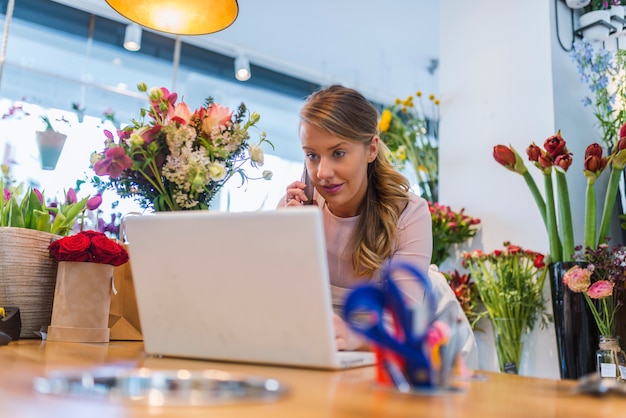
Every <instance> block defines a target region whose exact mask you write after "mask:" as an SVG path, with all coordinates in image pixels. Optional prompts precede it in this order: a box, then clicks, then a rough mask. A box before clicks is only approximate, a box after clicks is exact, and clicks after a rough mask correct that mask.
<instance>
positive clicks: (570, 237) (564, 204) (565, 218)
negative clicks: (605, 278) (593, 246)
mask: <svg viewBox="0 0 626 418" xmlns="http://www.w3.org/2000/svg"><path fill="white" fill-rule="evenodd" d="M555 172H556V184H557V188H558V194H559V199H558V200H559V218H560V221H561V228H562V231H563V237H562V239H563V247H562V251H563V252H562V257H563V258H562V259H563V260H570V259H571V258H572V255H574V228H573V227H572V210H571V208H570V204H569V189H568V187H567V179H566V178H565V173H563V172H561V171H559V170H555Z"/></svg>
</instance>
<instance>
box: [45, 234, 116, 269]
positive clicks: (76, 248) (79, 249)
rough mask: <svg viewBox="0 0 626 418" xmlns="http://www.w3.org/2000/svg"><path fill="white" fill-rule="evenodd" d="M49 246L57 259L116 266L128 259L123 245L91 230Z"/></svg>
mask: <svg viewBox="0 0 626 418" xmlns="http://www.w3.org/2000/svg"><path fill="white" fill-rule="evenodd" d="M48 248H49V249H50V254H51V255H52V256H53V257H54V258H55V259H56V260H57V261H78V262H81V261H83V262H88V263H99V264H111V265H113V266H115V267H117V266H120V265H122V264H124V263H126V262H127V261H128V252H127V251H126V248H124V246H123V245H121V244H118V243H117V242H116V241H114V240H112V239H111V238H109V237H107V236H106V235H105V234H103V233H102V232H97V231H91V230H90V231H82V232H79V233H78V234H76V235H70V236H68V237H63V238H61V239H58V240H56V241H53V242H52V243H51V244H50V246H49V247H48Z"/></svg>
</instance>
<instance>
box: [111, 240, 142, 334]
mask: <svg viewBox="0 0 626 418" xmlns="http://www.w3.org/2000/svg"><path fill="white" fill-rule="evenodd" d="M127 249H128V248H127ZM113 280H114V284H115V289H116V290H117V294H115V293H111V309H110V312H109V328H111V337H110V338H111V340H112V341H143V335H142V334H141V324H140V322H139V311H138V309H137V297H136V296H135V285H134V284H133V275H132V273H131V270H130V261H129V262H128V263H126V264H122V265H121V266H118V267H115V270H114V271H113Z"/></svg>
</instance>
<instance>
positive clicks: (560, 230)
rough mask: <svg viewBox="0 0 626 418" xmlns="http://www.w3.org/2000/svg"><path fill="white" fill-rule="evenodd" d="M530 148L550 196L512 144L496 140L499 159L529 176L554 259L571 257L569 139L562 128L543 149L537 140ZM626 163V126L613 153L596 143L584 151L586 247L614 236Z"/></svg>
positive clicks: (527, 178) (529, 152)
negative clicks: (604, 180) (600, 184)
mask: <svg viewBox="0 0 626 418" xmlns="http://www.w3.org/2000/svg"><path fill="white" fill-rule="evenodd" d="M526 153H527V155H528V159H529V160H530V161H532V162H533V165H535V167H537V168H538V169H539V170H540V171H541V173H542V174H543V177H544V191H545V198H544V196H543V195H542V194H541V192H540V191H539V188H538V187H537V185H536V184H535V180H534V179H533V177H532V176H531V175H530V173H529V172H528V169H527V168H526V165H525V164H524V161H523V160H522V158H521V157H520V155H519V154H518V153H517V151H516V150H515V149H514V148H513V147H512V146H509V147H507V146H505V145H496V146H495V147H494V149H493V157H494V159H495V160H496V161H497V162H498V163H500V164H501V165H503V166H504V167H505V168H507V169H509V170H511V171H514V172H516V173H518V174H521V175H522V176H523V177H524V180H525V181H526V184H527V185H528V187H529V189H530V191H531V194H532V196H533V198H534V199H535V203H536V204H537V208H538V209H539V213H540V214H541V217H542V219H543V222H544V225H545V227H546V230H547V232H548V240H549V243H550V254H549V256H550V261H551V262H553V263H554V262H558V261H569V260H571V259H572V257H573V255H574V247H575V244H574V230H573V226H572V213H571V207H570V199H569V190H568V186H567V179H566V178H565V175H566V173H567V170H568V168H569V167H570V166H571V165H572V161H573V160H572V153H571V152H569V150H568V149H567V144H566V142H565V140H564V139H563V137H562V136H561V132H560V131H559V132H557V134H556V135H553V136H551V137H549V138H548V139H546V140H545V142H544V144H543V148H540V147H539V146H538V145H536V144H534V143H533V144H531V145H530V146H529V147H528V148H527V149H526ZM609 166H610V167H611V169H610V171H611V173H610V177H609V184H608V187H607V191H606V195H605V198H604V208H603V211H602V218H601V222H600V228H599V231H597V224H596V213H597V208H596V192H595V182H596V180H597V179H598V178H599V177H600V175H601V174H602V172H603V171H604V169H605V168H607V167H609ZM624 167H626V125H624V126H623V127H622V128H621V130H620V140H619V142H618V143H617V144H616V146H615V148H614V149H613V151H612V153H611V154H610V155H609V156H607V157H605V156H603V150H602V147H601V146H600V145H599V144H597V143H593V144H591V145H589V146H588V147H587V149H586V151H585V157H584V174H585V177H587V191H586V197H585V226H584V245H585V247H591V248H596V247H597V246H598V245H599V244H600V243H602V242H604V240H605V239H606V238H607V237H608V235H609V227H610V222H611V215H612V212H613V207H614V205H615V199H616V197H617V188H618V184H619V178H620V175H621V173H622V171H623V170H624ZM553 177H554V179H555V180H556V185H557V191H556V194H555V191H554V188H553ZM557 207H558V212H557ZM557 215H558V221H557Z"/></svg>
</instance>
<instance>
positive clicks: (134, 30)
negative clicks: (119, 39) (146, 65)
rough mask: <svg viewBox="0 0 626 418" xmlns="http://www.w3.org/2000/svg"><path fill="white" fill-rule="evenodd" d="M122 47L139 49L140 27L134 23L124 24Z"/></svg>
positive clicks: (133, 49)
mask: <svg viewBox="0 0 626 418" xmlns="http://www.w3.org/2000/svg"><path fill="white" fill-rule="evenodd" d="M124 48H126V49H128V50H129V51H139V49H140V48H141V27H140V26H139V25H138V24H136V23H131V24H130V25H128V26H126V35H125V36H124Z"/></svg>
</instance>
